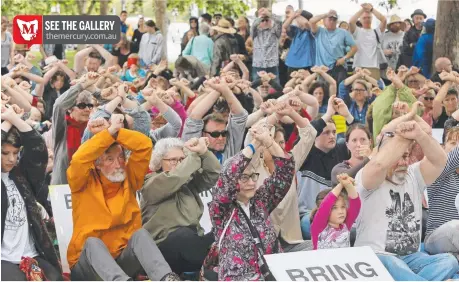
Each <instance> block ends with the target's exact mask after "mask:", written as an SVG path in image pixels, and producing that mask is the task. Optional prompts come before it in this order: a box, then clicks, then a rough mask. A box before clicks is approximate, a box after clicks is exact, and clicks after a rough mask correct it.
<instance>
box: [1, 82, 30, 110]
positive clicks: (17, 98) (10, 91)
mask: <svg viewBox="0 0 459 282" xmlns="http://www.w3.org/2000/svg"><path fill="white" fill-rule="evenodd" d="M3 88H4V91H5V94H7V95H8V96H10V97H11V100H10V103H11V104H17V105H18V106H19V107H20V108H22V109H24V111H26V112H30V109H31V102H32V101H29V100H28V99H27V98H25V97H24V96H23V95H22V94H21V93H19V92H18V91H17V90H16V89H17V88H19V86H15V87H14V88H11V87H10V86H9V85H3Z"/></svg>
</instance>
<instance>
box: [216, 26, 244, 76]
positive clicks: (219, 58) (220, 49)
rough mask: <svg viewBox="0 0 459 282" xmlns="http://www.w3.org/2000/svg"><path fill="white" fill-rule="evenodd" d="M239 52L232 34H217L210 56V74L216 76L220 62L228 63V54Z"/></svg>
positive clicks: (220, 65)
mask: <svg viewBox="0 0 459 282" xmlns="http://www.w3.org/2000/svg"><path fill="white" fill-rule="evenodd" d="M233 54H240V50H239V44H238V41H237V39H236V37H234V35H233V34H227V33H223V34H220V35H217V37H216V38H215V41H214V53H213V56H212V66H211V68H210V76H211V77H212V76H216V75H218V74H219V73H220V68H221V67H222V63H225V65H226V63H229V60H230V56H231V55H233Z"/></svg>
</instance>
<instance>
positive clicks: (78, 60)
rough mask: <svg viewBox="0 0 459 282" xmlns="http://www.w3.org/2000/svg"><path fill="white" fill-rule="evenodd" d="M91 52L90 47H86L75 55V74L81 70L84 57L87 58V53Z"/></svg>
mask: <svg viewBox="0 0 459 282" xmlns="http://www.w3.org/2000/svg"><path fill="white" fill-rule="evenodd" d="M92 50H93V48H92V47H88V48H86V49H83V50H81V51H79V52H78V53H76V55H75V59H74V64H73V68H74V69H75V72H76V73H77V74H79V73H80V72H81V71H82V70H83V68H84V62H85V60H86V57H87V56H89V53H91V52H92Z"/></svg>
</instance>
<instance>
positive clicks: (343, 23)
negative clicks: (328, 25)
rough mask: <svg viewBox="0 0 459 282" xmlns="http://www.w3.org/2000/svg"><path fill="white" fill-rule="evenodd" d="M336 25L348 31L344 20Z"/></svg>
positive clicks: (347, 25)
mask: <svg viewBox="0 0 459 282" xmlns="http://www.w3.org/2000/svg"><path fill="white" fill-rule="evenodd" d="M338 27H339V28H341V29H344V30H346V31H349V24H348V23H347V22H346V21H342V22H340V23H339V26H338Z"/></svg>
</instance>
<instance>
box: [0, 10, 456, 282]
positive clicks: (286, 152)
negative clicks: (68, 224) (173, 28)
mask: <svg viewBox="0 0 459 282" xmlns="http://www.w3.org/2000/svg"><path fill="white" fill-rule="evenodd" d="M361 6H362V8H361V10H360V11H358V12H357V13H356V14H355V15H354V16H353V17H352V18H351V19H350V21H349V23H346V22H344V23H345V24H340V25H339V26H340V27H339V28H338V21H337V19H338V14H337V13H336V11H333V10H330V11H329V12H328V13H325V14H322V15H315V16H314V15H312V14H311V13H309V12H307V11H302V10H299V11H293V9H292V8H291V7H287V10H286V17H287V19H286V20H285V21H284V22H283V23H282V22H281V21H280V20H279V19H277V17H275V16H273V15H272V14H271V12H270V11H269V10H268V9H266V8H262V9H260V10H259V11H258V12H257V19H256V20H255V22H254V23H253V25H252V26H251V27H250V25H249V22H248V20H247V18H245V17H241V18H239V19H238V21H237V26H238V29H237V30H236V29H235V28H234V27H235V22H234V20H233V19H231V18H230V17H222V16H221V15H216V17H214V18H212V17H211V16H210V15H208V14H204V15H202V17H201V18H202V20H201V22H199V19H197V18H191V19H190V30H189V31H188V32H187V33H185V35H184V38H183V40H182V51H183V54H182V56H181V57H180V58H179V59H178V60H177V62H176V64H175V69H174V70H173V71H172V70H170V69H169V68H168V64H167V62H166V61H164V60H162V59H161V58H162V57H163V52H164V50H163V47H162V46H163V37H162V34H161V31H160V30H159V29H158V28H157V27H156V25H155V23H154V22H153V21H151V20H149V21H147V22H145V23H144V21H143V18H141V19H140V20H139V28H138V29H136V30H135V32H134V37H133V41H132V42H131V41H129V40H128V37H127V36H126V34H125V33H126V28H124V32H123V34H122V35H121V40H120V42H119V43H118V44H115V45H113V46H102V45H89V46H87V47H86V48H83V49H82V50H80V51H78V53H77V54H76V55H75V62H74V64H73V68H70V67H69V66H68V65H69V64H68V62H67V61H66V60H65V59H64V58H62V57H60V58H58V56H57V55H53V54H52V52H51V53H49V52H48V51H49V50H51V51H53V50H61V49H62V48H63V47H62V44H56V45H51V46H49V45H45V46H42V55H43V56H44V58H43V65H42V66H36V65H34V64H32V60H33V59H34V56H33V55H32V53H31V52H29V50H28V49H27V47H24V46H22V45H15V46H14V47H13V45H11V46H9V47H8V48H10V49H8V50H5V51H7V52H6V54H11V56H10V57H9V58H8V59H5V60H6V62H5V64H4V60H3V58H2V80H1V88H2V89H1V120H2V124H1V127H2V144H1V146H2V162H1V168H2V190H1V193H2V197H1V199H2V205H1V208H2V230H1V234H2V249H1V252H2V261H1V265H2V273H1V277H2V280H63V279H71V280H101V279H102V280H123V281H127V280H134V279H149V280H163V281H164V280H165V281H170V280H181V279H190V280H198V279H203V280H211V281H217V280H273V279H275V278H274V276H273V274H272V273H271V272H270V270H269V266H268V265H267V263H266V260H265V259H264V257H263V255H265V254H276V253H282V252H301V251H312V252H314V251H315V250H319V249H331V248H348V247H354V246H356V247H360V246H369V247H371V248H372V250H373V251H374V252H375V253H376V255H377V257H378V258H379V259H380V261H381V262H382V264H383V265H384V266H385V267H386V269H387V270H388V272H389V273H390V274H391V276H392V277H393V278H394V280H397V281H399V280H448V279H459V263H458V260H459V105H458V91H459V73H458V72H456V71H454V70H453V68H452V64H451V61H450V60H449V59H448V58H438V59H437V60H436V61H435V62H434V66H435V67H434V71H431V70H430V69H427V68H430V66H431V65H432V58H431V57H432V54H431V53H430V55H429V53H428V52H426V51H425V50H423V49H422V50H420V48H428V46H425V45H426V44H427V43H424V41H425V40H427V39H425V40H423V41H422V42H423V43H422V44H423V45H422V46H421V44H419V45H417V44H416V41H413V39H412V37H413V36H412V34H413V33H416V32H417V33H418V37H419V35H420V34H421V31H420V29H421V30H422V23H423V21H424V20H425V18H426V16H425V14H424V13H423V12H422V11H421V10H416V11H415V12H414V13H413V15H412V19H413V21H414V25H413V26H412V27H411V28H410V29H409V30H407V31H406V32H404V31H403V30H404V27H403V25H404V24H405V22H403V21H402V20H401V19H400V18H399V17H397V16H396V15H393V16H391V18H390V22H389V23H387V19H386V17H385V16H384V15H382V14H381V13H380V12H378V11H377V10H376V9H375V8H374V7H373V6H371V5H370V4H366V3H365V4H362V5H361ZM373 15H374V16H375V17H376V18H378V20H379V22H380V24H379V26H378V27H377V28H376V29H372V28H371V23H372V16H373ZM126 16H127V14H126V13H125V12H123V13H122V20H123V17H124V20H125V18H126ZM359 19H360V21H358V20H359ZM322 20H323V24H324V26H319V25H318V23H319V22H320V21H322ZM7 23H8V21H7V19H6V18H5V17H2V55H3V53H4V50H3V49H4V48H7V47H4V44H3V40H4V36H6V37H7V39H6V40H7V41H8V40H9V39H8V38H9V37H8V36H11V34H9V33H8V32H7V31H6V26H7ZM122 24H124V25H126V24H125V23H124V22H123V21H122ZM432 24H434V23H432V22H431V21H430V20H428V21H427V22H426V23H425V27H424V29H425V32H424V34H430V33H432V32H433V31H432ZM341 26H342V28H341ZM386 27H387V29H388V31H387V32H386ZM345 28H346V29H345ZM122 30H123V29H122ZM424 34H423V35H422V36H424ZM422 36H421V38H422ZM380 40H381V43H380ZM416 40H417V38H416ZM287 41H288V43H287ZM389 41H390V42H392V43H393V44H388V42H389ZM152 42H154V43H155V44H151V43H152ZM58 45H61V46H58ZM5 46H6V45H5ZM419 46H421V47H419ZM380 51H381V52H382V57H385V62H386V65H388V66H387V67H381V66H380V65H381V61H380V60H382V59H381V58H380V57H381V56H380V55H381V54H378V52H380ZM47 52H48V53H47ZM64 54H65V52H64ZM419 54H421V55H419ZM61 55H62V54H61ZM428 56H430V58H429V57H428ZM350 59H353V66H352V70H351V71H349V72H348V68H347V63H348V62H349V60H350ZM434 128H443V129H444V133H443V136H442V142H441V144H440V142H438V141H437V140H436V139H435V138H434V137H433V129H434ZM63 184H64V185H65V184H68V185H69V187H70V191H71V200H72V214H73V218H72V220H73V234H72V238H71V240H70V243H69V246H68V251H67V257H66V258H59V255H58V252H57V251H56V245H57V244H55V242H53V241H55V239H56V238H55V233H56V231H55V229H54V224H53V220H52V218H53V211H52V208H51V205H50V201H49V193H48V186H49V185H63ZM206 191H208V192H210V193H211V195H212V200H211V201H210V203H208V212H209V216H210V220H211V223H212V230H211V231H210V232H208V233H206V232H205V230H204V229H203V227H202V226H201V224H200V221H201V218H202V217H203V213H204V210H205V209H204V203H203V201H202V199H201V196H200V194H201V193H203V192H206ZM402 197H403V201H402V199H401V198H402ZM61 259H66V260H67V261H68V263H69V267H70V271H71V272H70V277H66V275H67V273H63V270H62V268H61Z"/></svg>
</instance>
